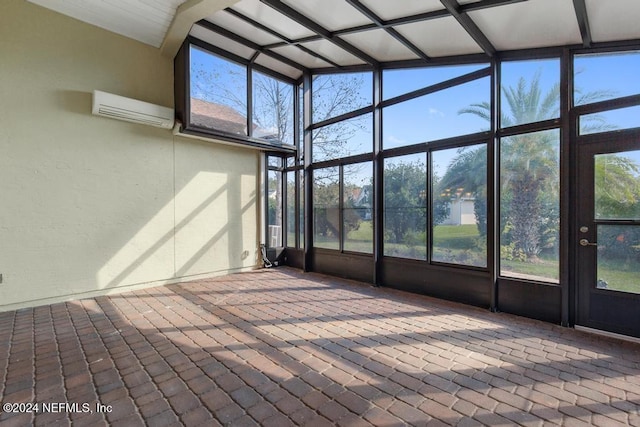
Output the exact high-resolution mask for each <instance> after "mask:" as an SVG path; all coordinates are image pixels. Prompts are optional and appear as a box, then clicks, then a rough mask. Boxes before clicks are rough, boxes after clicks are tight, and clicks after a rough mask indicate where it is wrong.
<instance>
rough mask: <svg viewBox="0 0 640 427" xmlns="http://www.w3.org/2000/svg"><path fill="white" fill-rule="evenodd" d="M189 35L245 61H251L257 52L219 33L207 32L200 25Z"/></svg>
mask: <svg viewBox="0 0 640 427" xmlns="http://www.w3.org/2000/svg"><path fill="white" fill-rule="evenodd" d="M189 34H190V35H192V36H193V37H195V38H197V39H200V40H202V41H204V42H207V43H209V44H211V45H213V46H216V47H219V48H220V49H224V50H226V51H227V52H231V53H233V54H236V55H238V56H241V57H242V58H244V59H250V58H251V57H252V56H253V55H254V54H255V52H256V51H255V50H253V49H250V48H248V47H246V46H245V45H243V44H240V43H238V42H235V41H233V40H231V39H228V38H226V37H224V36H221V35H220V34H218V33H214V32H213V31H210V30H207V29H206V28H203V27H201V26H199V25H194V26H193V27H192V28H191V31H189Z"/></svg>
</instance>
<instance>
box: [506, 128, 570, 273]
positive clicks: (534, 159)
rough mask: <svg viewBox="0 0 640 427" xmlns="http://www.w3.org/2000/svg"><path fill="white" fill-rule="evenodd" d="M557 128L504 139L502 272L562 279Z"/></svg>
mask: <svg viewBox="0 0 640 427" xmlns="http://www.w3.org/2000/svg"><path fill="white" fill-rule="evenodd" d="M559 146H560V132H559V131H558V130H551V131H543V132H534V133H527V134H523V135H517V136H511V137H508V138H503V139H502V140H501V141H500V162H501V163H500V273H501V274H502V275H504V276H510V277H516V278H526V279H533V280H543V281H550V282H557V281H558V278H559V251H558V249H559V227H560V224H559V194H560V193H559V192H560V181H559V170H560V167H559V166H560V165H559Z"/></svg>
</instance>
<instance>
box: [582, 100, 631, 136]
mask: <svg viewBox="0 0 640 427" xmlns="http://www.w3.org/2000/svg"><path fill="white" fill-rule="evenodd" d="M635 127H640V106H635V107H626V108H616V109H615V110H609V111H603V112H602V113H594V114H585V115H583V116H580V135H587V134H590V133H599V132H607V131H611V130H619V129H630V128H635Z"/></svg>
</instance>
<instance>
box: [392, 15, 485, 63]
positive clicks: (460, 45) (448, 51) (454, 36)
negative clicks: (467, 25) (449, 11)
mask: <svg viewBox="0 0 640 427" xmlns="http://www.w3.org/2000/svg"><path fill="white" fill-rule="evenodd" d="M395 28H396V30H398V32H399V33H400V34H402V35H403V36H405V37H406V38H407V39H409V40H410V41H411V42H412V43H413V44H415V45H416V46H417V47H419V48H420V49H422V51H423V52H424V53H426V54H427V55H429V56H432V57H438V56H451V55H466V54H472V53H481V52H482V49H481V48H480V46H478V44H477V43H476V42H475V41H474V40H473V39H472V38H471V36H470V35H469V33H467V32H466V31H465V30H464V28H462V27H461V26H460V24H458V21H456V20H455V19H454V18H453V17H447V18H438V19H432V20H429V21H424V22H416V23H413V24H405V25H399V26H397V27H395Z"/></svg>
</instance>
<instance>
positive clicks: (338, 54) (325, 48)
mask: <svg viewBox="0 0 640 427" xmlns="http://www.w3.org/2000/svg"><path fill="white" fill-rule="evenodd" d="M300 45H301V46H304V47H306V48H307V49H310V50H312V51H314V52H316V53H318V54H320V55H322V56H324V57H325V58H327V59H329V60H331V61H333V62H335V63H337V64H338V65H342V66H347V65H361V64H364V61H362V60H361V59H360V58H358V57H356V56H353V55H352V54H350V53H349V52H347V51H346V50H344V49H342V48H340V47H338V46H336V45H335V44H333V43H331V42H330V41H328V40H324V39H323V40H316V41H312V42H307V43H300Z"/></svg>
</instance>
